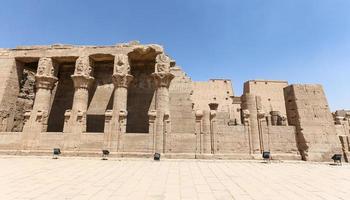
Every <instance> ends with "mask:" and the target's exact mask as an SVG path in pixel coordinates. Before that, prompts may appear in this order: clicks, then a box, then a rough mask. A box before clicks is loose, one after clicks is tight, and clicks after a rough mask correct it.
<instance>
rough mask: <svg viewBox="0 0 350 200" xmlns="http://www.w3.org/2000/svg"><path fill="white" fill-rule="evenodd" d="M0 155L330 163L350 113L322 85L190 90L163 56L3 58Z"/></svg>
mask: <svg viewBox="0 0 350 200" xmlns="http://www.w3.org/2000/svg"><path fill="white" fill-rule="evenodd" d="M0 69H1V74H0V83H1V85H0V131H1V132H0V152H1V153H2V154H17V155H26V154H30V155H49V154H51V152H52V149H53V148H60V149H61V151H62V154H63V155H68V156H75V155H76V156H97V155H100V154H101V150H103V149H106V150H109V151H110V152H111V154H110V156H115V157H126V156H135V157H136V156H137V157H152V156H153V154H154V153H160V154H162V156H164V157H168V158H199V159H261V153H262V152H264V151H269V152H270V153H271V155H272V158H273V159H294V160H311V161H328V160H331V157H332V155H333V154H342V155H343V156H344V157H343V158H344V159H345V160H346V161H347V159H348V155H349V152H350V145H349V135H350V134H349V127H350V126H349V122H350V112H346V111H344V112H340V111H339V112H337V113H333V115H332V113H331V111H330V109H329V107H328V103H327V99H326V95H325V93H324V91H323V88H322V86H321V85H317V84H292V85H289V84H288V82H286V81H273V80H250V81H247V82H246V83H244V90H243V94H242V95H236V94H235V93H234V90H233V87H232V83H231V81H230V80H228V79H211V80H209V81H206V82H197V81H192V80H191V79H190V77H188V76H187V75H186V74H185V73H184V72H183V71H182V69H181V68H180V67H179V66H177V65H176V62H175V60H173V59H172V58H171V57H170V56H169V55H168V54H166V52H165V51H164V49H163V47H161V46H159V45H154V44H150V45H142V44H139V43H138V42H129V43H124V44H117V45H113V46H73V45H60V44H58V45H50V46H22V47H17V48H15V49H0Z"/></svg>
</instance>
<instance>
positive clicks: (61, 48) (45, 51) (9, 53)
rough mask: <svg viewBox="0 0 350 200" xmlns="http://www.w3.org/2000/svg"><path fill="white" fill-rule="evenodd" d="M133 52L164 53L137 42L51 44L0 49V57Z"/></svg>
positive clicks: (154, 45) (157, 48) (160, 48)
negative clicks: (98, 44)
mask: <svg viewBox="0 0 350 200" xmlns="http://www.w3.org/2000/svg"><path fill="white" fill-rule="evenodd" d="M133 51H138V52H142V53H147V52H152V53H155V54H161V53H163V52H164V49H163V47H162V46H160V45H158V44H140V43H139V42H137V41H131V42H128V43H119V44H116V45H109V46H85V45H70V44H53V45H37V46H18V47H16V48H7V49H6V48H2V49H0V56H2V57H8V58H23V59H26V58H40V57H53V58H55V57H79V56H82V55H103V54H111V55H115V54H128V53H130V52H133Z"/></svg>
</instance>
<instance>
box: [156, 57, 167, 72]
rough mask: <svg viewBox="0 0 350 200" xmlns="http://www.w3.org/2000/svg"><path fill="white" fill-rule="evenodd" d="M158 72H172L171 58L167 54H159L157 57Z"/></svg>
mask: <svg viewBox="0 0 350 200" xmlns="http://www.w3.org/2000/svg"><path fill="white" fill-rule="evenodd" d="M156 72H157V73H158V72H159V73H162V72H166V73H167V72H170V58H169V56H167V55H165V54H159V55H157V57H156Z"/></svg>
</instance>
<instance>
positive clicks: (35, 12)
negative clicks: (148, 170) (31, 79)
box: [0, 0, 350, 110]
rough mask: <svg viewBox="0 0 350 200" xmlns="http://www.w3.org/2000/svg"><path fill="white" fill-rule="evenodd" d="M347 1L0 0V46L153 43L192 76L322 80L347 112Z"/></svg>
mask: <svg viewBox="0 0 350 200" xmlns="http://www.w3.org/2000/svg"><path fill="white" fill-rule="evenodd" d="M349 10H350V1H349V0H283V1H282V0H197V1H195V0H172V1H166V0H148V1H142V0H139V1H136V0H125V1H122V0H120V1H112V0H110V1H108V0H101V1H97V0H95V1H90V0H31V1H28V0H8V1H5V0H3V1H1V7H0V19H1V25H0V47H3V48H12V47H15V46H18V45H39V44H52V43H68V44H87V45H111V44H115V43H119V42H127V41H130V40H139V41H140V42H142V43H159V44H161V45H163V46H164V47H165V49H166V51H167V52H168V54H170V55H171V56H172V57H173V58H174V59H175V60H176V61H177V63H178V65H180V66H181V67H182V68H183V69H184V71H186V73H187V74H188V75H189V76H191V78H192V79H193V80H207V79H210V78H229V79H232V81H233V84H234V89H235V93H236V95H241V93H242V87H243V82H244V81H246V80H251V79H276V80H288V81H289V82H290V83H321V84H323V86H324V88H325V90H326V94H327V96H328V101H329V103H330V106H331V109H332V110H335V109H340V108H348V109H350V91H349V90H350V89H349V86H350V84H349V82H350V79H349V78H348V77H349V75H350V73H349V72H350V14H349Z"/></svg>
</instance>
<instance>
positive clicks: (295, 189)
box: [0, 156, 350, 200]
mask: <svg viewBox="0 0 350 200" xmlns="http://www.w3.org/2000/svg"><path fill="white" fill-rule="evenodd" d="M0 199H1V200H8V199H43V200H44V199H45V200H48V199H55V200H56V199H98V200H103V199H115V200H123V199H136V200H143V199H155V200H160V199H203V200H205V199H224V200H225V199H269V200H270V199H279V200H281V199H283V200H285V199H293V200H298V199H303V200H304V199H327V200H329V199H350V165H349V164H343V165H342V166H334V165H330V164H329V163H306V162H287V161H284V162H277V161H274V162H272V163H271V164H265V163H262V161H230V160H164V159H162V160H161V161H158V162H157V161H152V160H150V159H109V160H106V161H102V160H101V159H100V158H68V157H60V158H59V159H57V160H54V159H51V157H15V156H0Z"/></svg>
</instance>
